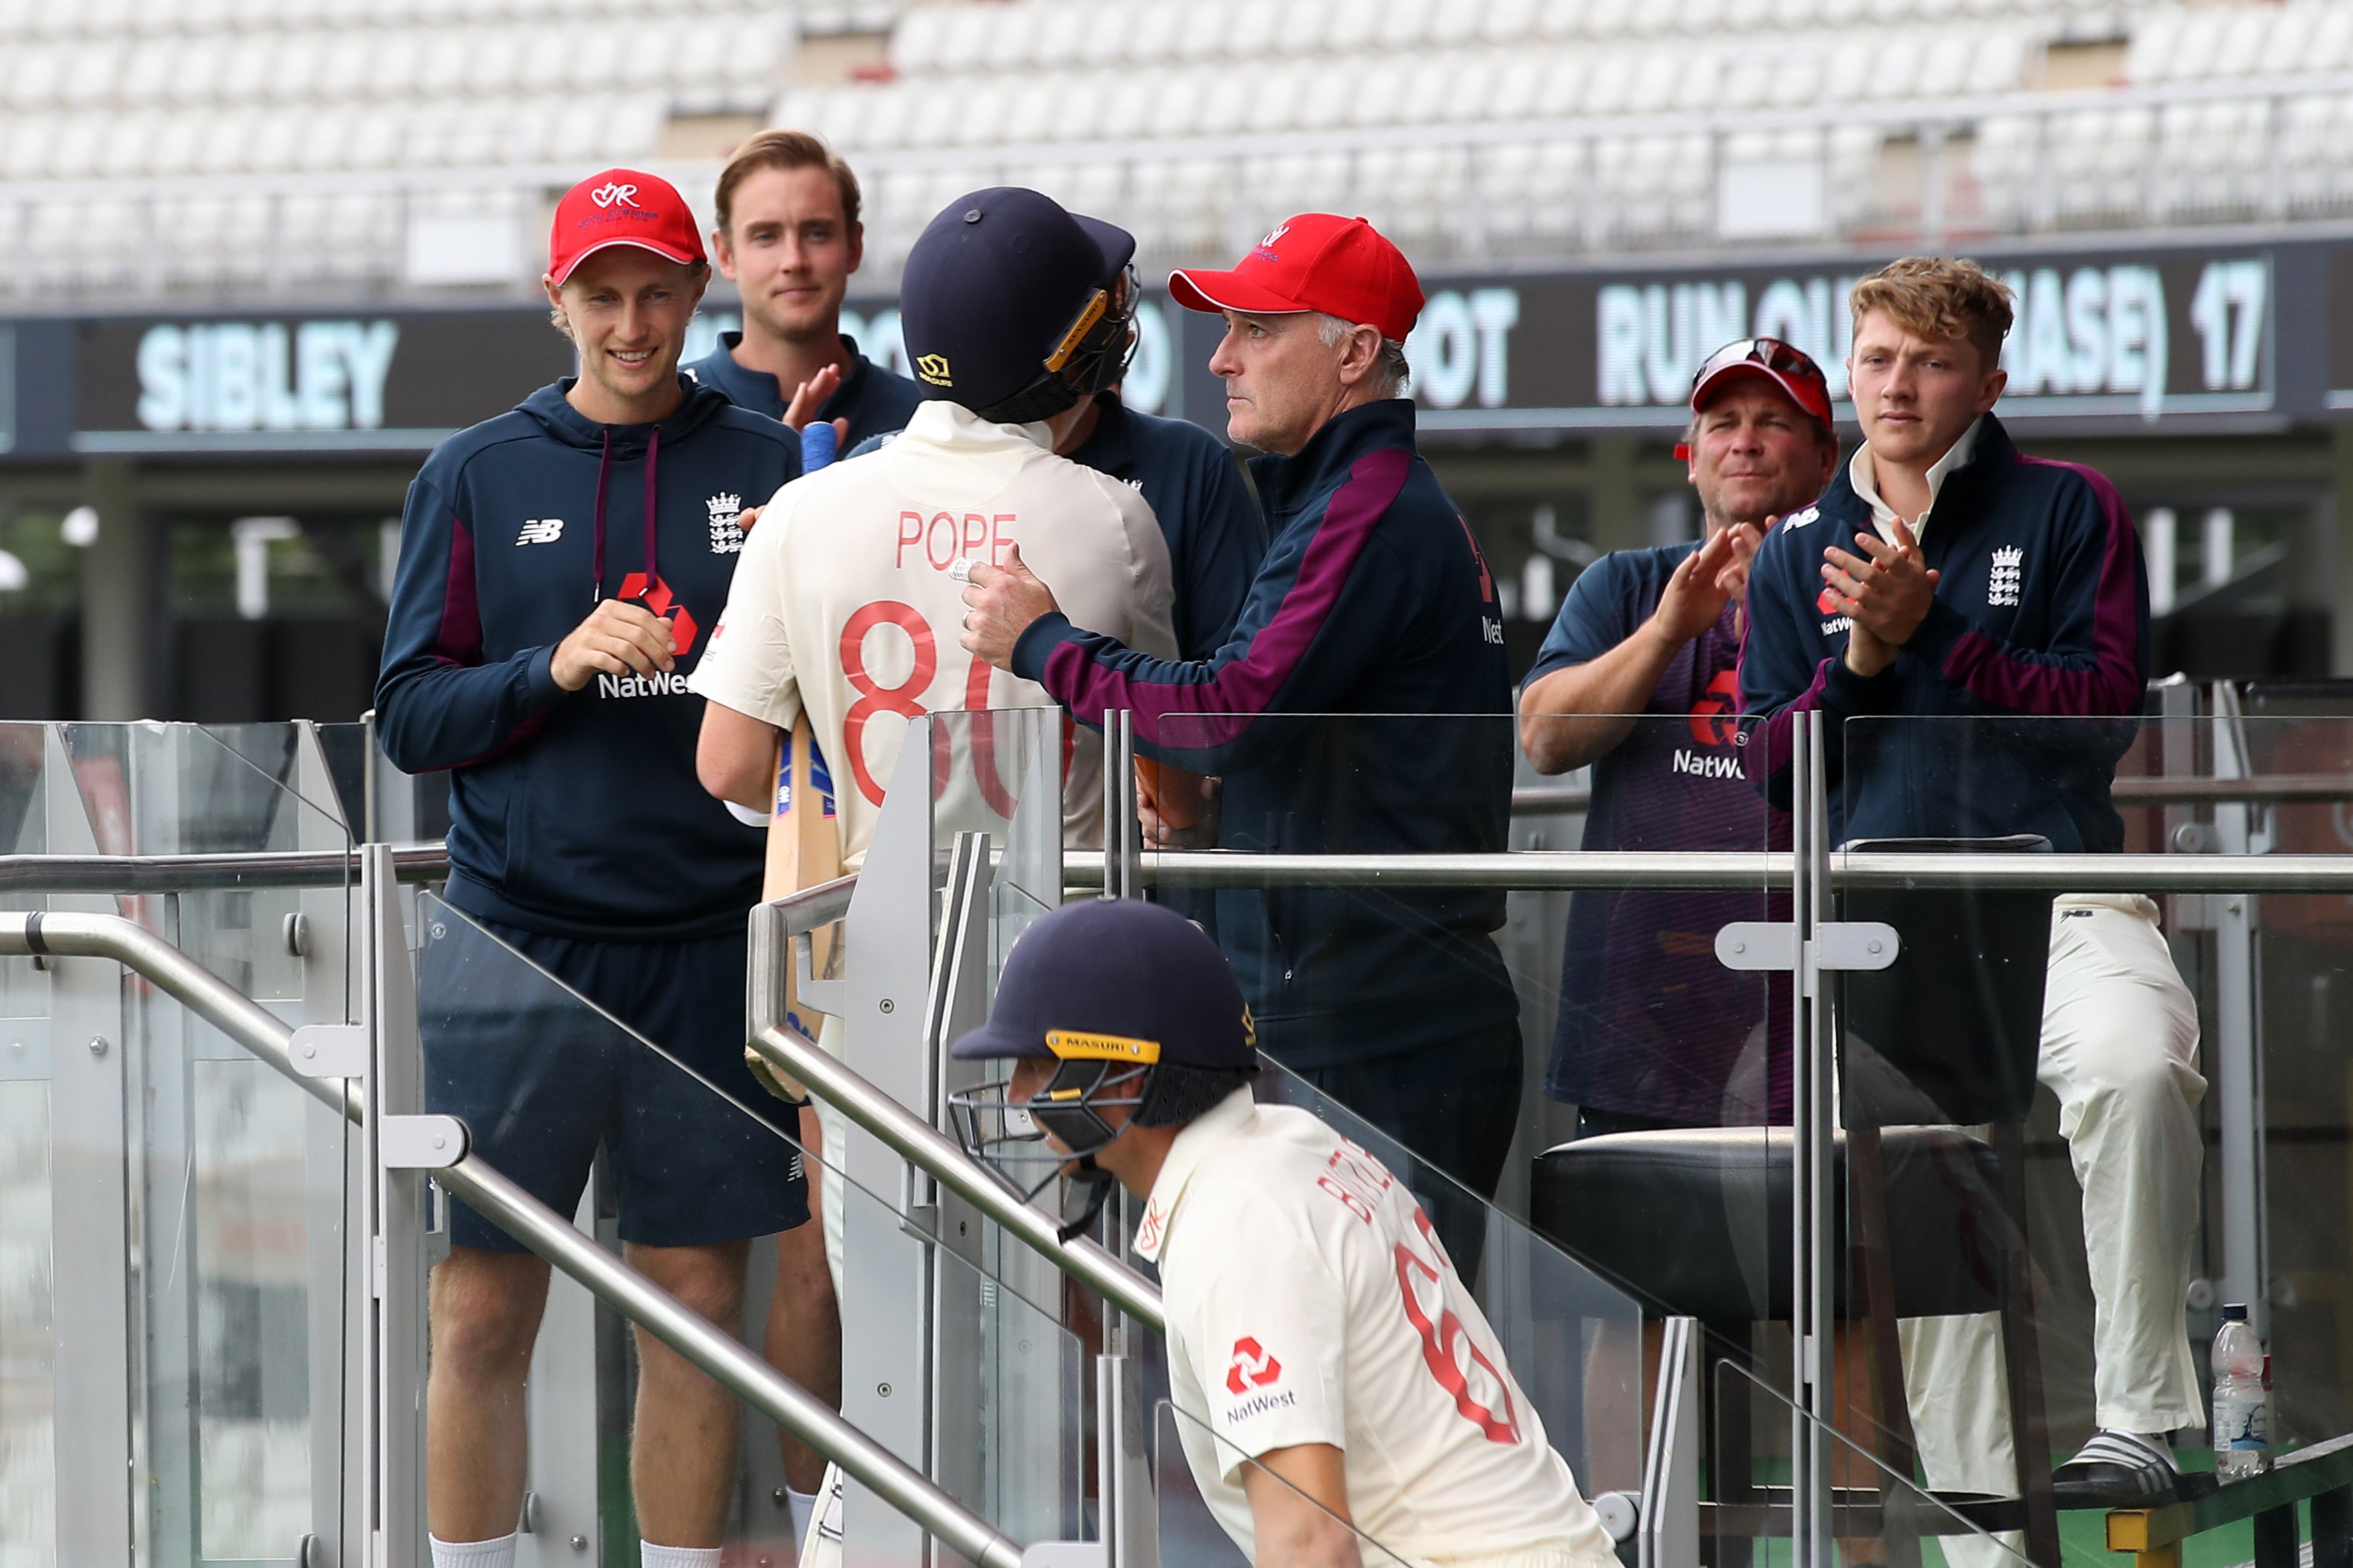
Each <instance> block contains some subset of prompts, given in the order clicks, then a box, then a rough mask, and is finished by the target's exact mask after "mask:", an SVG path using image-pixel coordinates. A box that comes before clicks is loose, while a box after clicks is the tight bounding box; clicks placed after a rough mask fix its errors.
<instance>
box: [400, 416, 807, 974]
mask: <svg viewBox="0 0 2353 1568" xmlns="http://www.w3.org/2000/svg"><path fill="white" fill-rule="evenodd" d="M572 384H573V382H572V378H569V377H567V378H565V380H563V381H560V382H557V383H556V384H554V385H552V386H544V387H542V388H541V389H540V390H539V391H537V392H535V393H533V394H532V395H531V396H530V397H529V398H527V399H525V400H524V401H523V403H522V405H520V406H518V407H517V408H515V409H514V410H513V411H512V413H508V414H502V415H501V416H498V417H497V418H495V419H491V420H487V421H485V422H484V423H482V424H480V425H477V426H474V427H473V428H472V429H470V430H463V431H460V432H459V433H458V434H457V435H455V436H452V437H449V438H448V440H446V441H444V442H442V443H441V445H440V446H438V447H436V448H434V451H433V455H432V456H431V457H429V458H427V459H426V461H425V467H424V468H422V469H421V470H419V471H418V473H417V479H416V480H415V481H414V482H413V483H411V484H410V486H409V488H408V501H407V506H406V510H405V511H404V513H403V515H402V518H401V536H400V571H399V574H398V576H397V578H396V581H395V584H394V586H393V595H392V610H391V617H390V622H389V624H388V625H387V626H386V627H385V643H384V662H383V667H382V668H381V670H380V671H379V673H378V675H377V678H376V689H375V703H376V712H377V725H378V731H379V733H380V735H381V737H382V740H383V744H384V750H385V755H386V756H388V757H390V758H391V759H392V761H393V763H394V764H395V765H396V766H397V767H399V768H401V769H403V770H405V771H406V772H408V773H425V772H428V771H431V770H434V769H440V768H448V769H450V770H451V779H450V795H449V816H450V827H449V860H450V877H449V901H450V902H451V903H452V904H455V905H456V906H457V907H458V908H459V909H461V910H466V911H467V912H468V913H470V914H475V915H480V916H483V917H485V918H487V919H491V920H495V921H501V922H504V923H507V924H511V925H516V926H520V927H522V928H523V929H524V930H526V931H540V932H543V933H545V934H548V935H552V936H565V937H575V938H587V939H590V940H606V941H630V942H655V941H666V940H675V939H678V938H682V937H695V936H705V935H716V934H718V933H721V932H723V931H732V930H734V929H735V928H736V927H738V926H739V925H740V924H741V923H742V921H743V919H744V910H747V909H749V908H750V907H751V906H752V905H753V904H754V903H755V902H757V901H758V899H759V895H760V872H761V862H762V855H763V847H764V844H765V832H764V831H763V829H761V828H758V827H750V826H744V824H742V823H739V822H737V821H736V820H735V819H734V818H733V816H730V815H729V813H728V811H727V808H726V807H725V806H723V805H721V804H720V803H719V802H718V801H716V800H713V799H712V797H711V796H710V795H707V794H705V793H704V792H703V789H702V784H700V783H698V782H697V781H696V779H695V776H694V747H695V738H696V735H697V733H698V732H699V731H700V730H701V728H702V707H703V702H702V698H700V697H697V696H694V695H692V694H691V693H690V692H689V691H688V690H687V689H686V678H687V676H688V675H689V674H691V672H692V671H693V669H694V663H695V660H696V659H697V658H700V657H701V655H702V649H703V647H704V646H705V644H706V642H707V640H708V638H709V637H710V635H711V631H712V627H714V626H717V625H718V624H719V616H720V612H721V611H722V610H723V609H724V608H725V607H726V604H727V585H728V582H729V579H730V578H732V577H733V574H734V570H735V561H736V556H737V554H738V552H741V551H742V549H743V535H742V533H741V532H740V531H737V529H736V527H735V522H734V518H735V513H736V511H737V510H739V509H741V508H742V507H744V506H751V505H756V504H758V503H759V502H761V501H765V500H766V499H767V498H768V497H769V495H770V494H771V493H773V492H774V491H775V490H776V487H777V486H779V485H781V484H783V483H784V482H785V481H786V480H787V479H793V478H795V477H797V475H798V473H799V471H800V447H799V439H798V437H796V436H795V435H794V433H793V432H792V431H790V430H787V429H786V428H785V427H784V426H782V425H780V424H778V423H777V422H776V421H775V420H773V419H768V418H764V417H762V416H758V415H754V414H749V413H745V412H744V410H742V409H739V408H737V407H735V406H733V405H732V404H730V403H729V402H728V400H727V399H726V398H725V397H724V396H723V395H721V394H720V393H718V392H716V391H713V390H712V389H710V388H708V387H698V386H696V385H694V384H692V383H691V382H685V381H681V386H682V388H683V390H684V391H685V394H686V397H685V401H684V402H682V403H681V404H680V405H679V407H678V410H677V412H675V413H674V414H672V415H671V416H670V417H669V418H668V419H665V420H663V421H662V422H661V423H660V424H659V425H652V426H648V425H614V426H606V425H598V424H596V423H595V422H594V421H592V420H589V419H587V418H586V417H584V416H582V415H581V414H580V413H579V412H578V411H577V410H575V409H574V408H573V406H572V405H570V404H569V403H566V402H565V398H564V395H565V391H566V390H567V389H568V388H569V387H570V386H571V385H572ZM649 503H650V504H651V505H652V507H653V510H654V512H655V517H656V519H657V520H658V521H657V522H656V523H655V524H653V525H652V526H649V521H648V518H647V509H648V506H649ZM605 598H623V599H636V600H638V601H639V602H641V603H643V604H644V605H646V606H647V607H648V608H649V609H651V610H653V611H654V612H655V613H656V614H658V615H662V616H669V617H670V618H671V625H672V632H673V636H674V637H676V638H677V640H678V642H679V643H680V645H681V648H680V652H679V656H678V663H677V668H676V670H675V671H674V672H671V673H668V674H657V675H654V676H650V677H649V676H639V675H628V676H611V675H597V676H596V677H594V678H592V679H590V681H589V682H588V684H587V685H586V687H584V688H582V689H580V690H578V691H565V690H564V689H562V688H560V687H558V686H557V685H556V684H555V681H554V677H553V676H552V675H551V674H550V666H551V664H552V662H553V660H554V655H555V645H556V644H557V643H559V642H561V641H563V639H564V638H565V636H566V635H568V634H569V633H570V632H571V631H572V629H573V628H574V627H575V626H578V625H579V624H580V623H581V622H582V621H583V620H585V619H586V618H587V616H588V614H589V612H590V611H591V610H593V609H594V608H595V607H596V603H597V601H599V600H600V599H605Z"/></svg>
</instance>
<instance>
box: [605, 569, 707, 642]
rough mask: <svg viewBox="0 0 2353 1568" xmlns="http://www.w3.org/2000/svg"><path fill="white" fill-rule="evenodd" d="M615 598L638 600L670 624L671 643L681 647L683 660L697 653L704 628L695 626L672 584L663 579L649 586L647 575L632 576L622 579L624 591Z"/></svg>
mask: <svg viewBox="0 0 2353 1568" xmlns="http://www.w3.org/2000/svg"><path fill="white" fill-rule="evenodd" d="M614 597H616V598H618V599H623V600H628V599H635V600H637V601H638V603H640V604H642V605H645V607H646V608H647V609H649V610H651V611H652V612H653V613H654V614H655V615H657V616H660V617H661V618H662V619H664V620H666V621H668V622H669V623H670V640H671V641H672V642H674V643H676V644H677V645H678V655H679V657H680V658H685V657H686V656H687V655H688V654H689V653H691V652H692V651H693V649H694V639H695V638H696V637H699V636H701V635H702V632H701V628H700V627H698V626H696V625H695V624H694V617H693V616H691V615H689V614H688V613H687V608H686V606H685V605H683V604H681V603H680V602H679V600H678V598H677V596H676V595H673V594H671V593H670V584H667V583H665V582H663V581H662V580H661V579H660V578H659V577H656V578H654V579H653V580H652V581H651V582H650V583H649V582H648V581H647V579H646V574H644V573H642V572H632V573H630V574H628V576H626V577H624V578H622V579H621V591H620V592H619V593H618V594H617V595H614Z"/></svg>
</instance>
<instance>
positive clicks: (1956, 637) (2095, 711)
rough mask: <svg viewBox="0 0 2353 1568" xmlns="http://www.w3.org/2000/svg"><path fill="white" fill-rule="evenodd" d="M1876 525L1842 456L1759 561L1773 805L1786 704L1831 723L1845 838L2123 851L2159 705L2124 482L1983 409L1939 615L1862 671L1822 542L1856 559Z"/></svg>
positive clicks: (1780, 789)
mask: <svg viewBox="0 0 2353 1568" xmlns="http://www.w3.org/2000/svg"><path fill="white" fill-rule="evenodd" d="M1872 531H1873V526H1872V521H1871V503H1870V502H1869V501H1866V500H1863V499H1862V497H1861V496H1860V495H1857V494H1856V493H1855V489H1854V484H1853V481H1852V479H1850V477H1849V475H1848V472H1847V470H1846V469H1845V468H1841V469H1840V470H1839V476H1838V479H1837V481H1836V482H1835V483H1833V484H1832V485H1831V488H1830V490H1829V493H1827V494H1826V495H1824V496H1823V497H1822V499H1821V500H1820V501H1818V502H1816V503H1815V504H1814V505H1813V506H1810V507H1807V508H1803V509H1801V510H1798V511H1794V512H1791V513H1790V514H1789V515H1788V517H1786V518H1784V519H1782V521H1781V523H1780V526H1778V528H1776V529H1774V530H1773V531H1772V532H1771V533H1769V534H1767V535H1766V538H1765V543H1764V547H1763V548H1762V549H1760V550H1759V551H1758V552H1757V563H1756V566H1755V568H1754V569H1753V570H1752V571H1751V573H1750V574H1749V579H1748V598H1747V608H1748V631H1747V637H1746V641H1745V642H1744V643H1743V644H1742V646H1741V651H1740V696H1741V707H1742V710H1743V711H1744V712H1746V713H1747V714H1749V715H1751V716H1754V717H1761V718H1762V719H1763V720H1764V724H1763V726H1762V728H1763V730H1764V737H1763V739H1764V742H1765V744H1764V746H1763V747H1762V748H1761V749H1762V750H1763V752H1764V753H1765V763H1766V766H1765V768H1764V769H1762V770H1756V769H1755V768H1754V764H1753V763H1752V773H1753V774H1757V775H1761V780H1762V782H1763V783H1764V784H1765V786H1766V788H1767V793H1768V795H1770V797H1771V798H1772V800H1773V802H1774V804H1775V805H1781V806H1785V807H1786V806H1787V805H1788V791H1789V783H1788V766H1789V754H1790V739H1789V737H1790V730H1791V724H1790V715H1791V714H1793V713H1795V712H1797V711H1799V710H1802V709H1813V710H1818V711H1820V712H1821V713H1824V714H1826V715H1828V716H1829V718H1830V720H1831V725H1830V729H1829V731H1828V733H1827V734H1825V735H1824V737H1823V746H1824V751H1825V753H1826V756H1825V760H1826V762H1827V763H1828V765H1829V769H1830V773H1831V823H1832V826H1833V828H1834V830H1835V832H1834V835H1833V837H1836V838H1840V839H1844V838H1904V837H1968V838H1978V837H2000V836H2001V835H2004V834H2011V833H2039V834H2041V835H2042V836H2043V837H2046V838H2048V839H2050V840H2051V843H2052V847H2054V848H2056V849H2058V850H2060V851H2062V852H2067V851H2083V850H2089V851H2109V850H2115V849H2120V848H2122V847H2124V819H2123V818H2122V817H2121V816H2118V815H2117V814H2116V806H2115V805H2113V804H2112V803H2111V802H2110V800H2109V786H2110V784H2111V783H2112V782H2113V781H2114V778H2115V774H2116V758H2117V757H2118V756H2120V755H2122V754H2123V752H2124V751H2125V749H2126V747H2127V746H2129V745H2130V744H2131V742H2132V737H2133V732H2134V728H2135V726H2134V724H2133V722H2132V721H2133V720H2135V719H2136V718H2137V715H2138V714H2139V713H2140V711H2141V710H2142V706H2143V701H2144V690H2145V688H2146V685H2147V676H2148V575H2147V570H2146V569H2145V568H2144V566H2143V565H2142V563H2141V553H2140V536H2139V534H2137V532H2135V531H2134V530H2133V523H2132V517H2131V515H2130V514H2129V513H2128V512H2127V511H2126V510H2125V503H2124V500H2123V498H2122V497H2120V496H2119V495H2117V494H2116V487H2115V486H2114V485H2112V484H2110V483H2109V482H2108V481H2107V479H2105V477H2104V476H2103V475H2101V474H2100V473H2098V472H2097V471H2096V470H2094V469H2092V468H2083V467H2081V466H2079V465H2077V464H2073V463H2059V462H2052V461H2049V460H2047V459H2045V458H2029V457H2024V456H2022V455H2021V454H2020V452H2019V450H2018V448H2017V447H2015V446H2013V445H2011V443H2010V434H2009V432H2008V431H2006V430H2004V429H2003V428H2002V426H2001V421H2000V420H1999V419H1996V418H1995V417H1994V416H1992V415H1990V414H1989V415H1987V416H1985V424H1984V426H1983V427H1982V428H1981V429H1979V430H1978V437H1977V445H1976V446H1975V447H1972V448H1971V449H1970V452H1969V458H1968V461H1967V462H1965V463H1963V464H1961V465H1960V466H1959V467H1958V468H1955V469H1953V470H1952V472H1951V473H1949V474H1947V476H1946V477H1945V481H1944V484H1943V487H1942V488H1941V489H1939V491H1938V493H1937V496H1936V507H1935V509H1934V510H1932V511H1931V513H1930V515H1929V520H1928V532H1927V536H1926V538H1925V539H1923V540H1922V541H1921V542H1920V549H1921V554H1922V556H1923V558H1924V560H1925V561H1926V564H1927V565H1928V567H1929V568H1930V569H1931V570H1933V571H1935V572H1936V573H1938V574H1939V577H1938V580H1937V583H1936V599H1935V602H1934V603H1933V604H1932V605H1930V606H1929V610H1928V617H1927V619H1926V620H1925V621H1923V622H1921V624H1920V629H1919V630H1918V631H1916V632H1915V633H1914V634H1913V636H1912V640H1911V641H1910V642H1908V643H1906V644H1905V645H1904V647H1903V649H1902V650H1901V651H1900V652H1899V653H1898V654H1897V655H1896V658H1895V662H1894V664H1892V665H1890V666H1888V667H1887V668H1886V669H1884V670H1883V671H1881V672H1880V673H1879V674H1878V675H1875V676H1873V677H1871V678H1870V679H1864V678H1863V677H1862V676H1859V675H1857V674H1855V673H1854V672H1853V671H1852V670H1851V669H1849V668H1847V667H1846V665H1845V663H1844V662H1843V655H1844V654H1845V652H1846V639H1847V622H1846V619H1845V617H1844V616H1838V615H1835V614H1834V613H1832V612H1831V611H1830V610H1827V609H1824V608H1822V607H1821V605H1820V604H1819V603H1818V601H1819V599H1820V595H1821V592H1822V579H1821V566H1822V551H1823V549H1824V547H1826V546H1829V545H1833V544H1835V545H1837V546H1839V547H1840V548H1841V549H1843V550H1845V551H1847V552H1849V553H1850V554H1857V553H1860V551H1859V550H1858V548H1857V546H1856V545H1855V542H1854V538H1855V535H1856V534H1858V533H1870V532H1872ZM1939 718H1941V719H1944V720H1945V721H1946V722H1942V723H1938V722H1935V720H1936V719H1939ZM2084 720H2094V721H2114V722H2092V723H2085V722H2083V721H2084ZM1852 721H1862V722H1852ZM2063 721H2065V722H2063ZM1759 749H1760V748H1758V747H1757V746H1755V745H1753V744H1752V745H1751V746H1750V748H1749V752H1748V754H1749V756H1750V757H1751V758H1754V757H1755V756H1756V755H1757V751H1758V750H1759Z"/></svg>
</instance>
